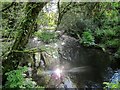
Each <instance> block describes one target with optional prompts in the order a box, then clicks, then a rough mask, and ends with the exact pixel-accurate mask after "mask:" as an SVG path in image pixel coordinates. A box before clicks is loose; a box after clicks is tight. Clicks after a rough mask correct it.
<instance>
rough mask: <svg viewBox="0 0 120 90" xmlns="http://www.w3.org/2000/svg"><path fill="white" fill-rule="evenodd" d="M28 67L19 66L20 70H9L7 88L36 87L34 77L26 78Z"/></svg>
mask: <svg viewBox="0 0 120 90" xmlns="http://www.w3.org/2000/svg"><path fill="white" fill-rule="evenodd" d="M26 71H27V67H19V68H18V70H13V71H10V72H7V73H6V74H5V75H6V76H7V82H6V84H5V87H6V88H34V87H35V86H36V83H35V82H34V81H32V78H25V74H24V73H25V72H26Z"/></svg>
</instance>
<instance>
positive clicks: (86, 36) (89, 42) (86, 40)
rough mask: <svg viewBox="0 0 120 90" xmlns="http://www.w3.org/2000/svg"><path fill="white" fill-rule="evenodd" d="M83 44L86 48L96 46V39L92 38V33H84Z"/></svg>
mask: <svg viewBox="0 0 120 90" xmlns="http://www.w3.org/2000/svg"><path fill="white" fill-rule="evenodd" d="M81 43H83V44H84V45H86V46H89V45H93V44H94V37H93V36H92V33H91V32H89V31H85V32H83V34H82V39H81Z"/></svg>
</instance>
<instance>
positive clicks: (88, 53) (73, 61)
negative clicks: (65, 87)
mask: <svg viewBox="0 0 120 90" xmlns="http://www.w3.org/2000/svg"><path fill="white" fill-rule="evenodd" d="M31 41H32V42H30V43H29V45H31V46H30V47H32V48H34V47H39V48H41V47H42V46H45V48H48V47H49V48H50V51H49V49H47V53H46V52H45V53H44V52H43V53H42V55H43V59H44V64H46V66H47V70H52V69H53V68H54V67H56V66H57V65H62V66H64V70H65V71H64V73H65V75H66V76H69V77H70V79H72V81H73V82H74V83H75V84H76V85H77V87H80V88H82V87H85V85H86V83H87V84H89V83H92V82H96V83H101V82H102V80H103V74H104V71H105V69H106V68H107V67H108V65H109V62H110V58H109V56H108V55H107V54H106V53H104V52H103V51H102V50H100V49H96V48H87V47H83V46H82V45H80V43H79V41H77V40H76V39H75V38H72V37H70V36H67V35H62V37H61V38H60V39H59V40H58V41H57V42H56V43H50V44H47V45H46V44H44V43H41V42H40V41H37V39H36V38H34V39H33V40H32V39H31ZM51 49H52V51H51ZM36 57H37V56H36ZM38 58H39V59H40V57H38ZM40 60H42V58H41V59H40ZM40 60H37V58H36V61H39V62H40ZM40 66H41V65H40ZM38 69H40V70H39V71H40V72H41V67H38V68H37V71H38ZM45 70H46V69H45ZM40 75H41V74H40ZM40 75H37V74H35V73H34V79H35V80H36V81H37V80H38V77H40V78H41V79H42V78H43V77H44V78H46V77H47V76H48V77H47V78H50V76H49V75H43V76H42V77H41V76H40ZM40 78H39V80H38V81H40V80H41V79H40ZM43 81H46V80H45V79H44V80H43ZM43 81H42V82H43ZM66 82H67V80H66ZM37 83H38V84H39V85H41V84H40V83H41V82H37ZM51 83H52V82H51ZM92 84H93V83H92ZM69 85H70V84H69Z"/></svg>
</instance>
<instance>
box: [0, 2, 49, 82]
mask: <svg viewBox="0 0 120 90" xmlns="http://www.w3.org/2000/svg"><path fill="white" fill-rule="evenodd" d="M46 4H47V2H39V3H37V2H28V3H27V4H26V7H25V17H24V18H23V20H22V21H21V22H20V23H21V24H20V27H19V26H18V27H19V28H18V30H20V31H19V34H18V36H17V37H16V40H15V42H14V44H13V46H12V48H11V50H10V53H9V54H8V56H7V59H3V61H2V66H3V79H4V80H6V77H4V76H5V73H6V72H8V71H11V70H14V69H16V68H17V66H18V64H19V62H20V61H21V58H22V56H24V55H23V54H24V53H19V52H18V53H16V52H13V51H14V50H21V51H22V50H24V48H25V46H26V44H27V43H28V40H29V38H30V36H31V35H32V33H33V32H34V25H35V22H36V19H37V16H38V14H39V12H40V11H41V10H42V8H43V7H44V6H45V5H46ZM4 80H3V84H4Z"/></svg>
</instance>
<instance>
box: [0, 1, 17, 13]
mask: <svg viewBox="0 0 120 90" xmlns="http://www.w3.org/2000/svg"><path fill="white" fill-rule="evenodd" d="M14 3H15V0H14V1H13V2H12V3H11V4H10V5H9V6H7V7H6V8H4V9H2V10H1V11H0V12H4V11H6V10H8V9H9V8H10V7H12V6H13V5H14Z"/></svg>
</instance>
